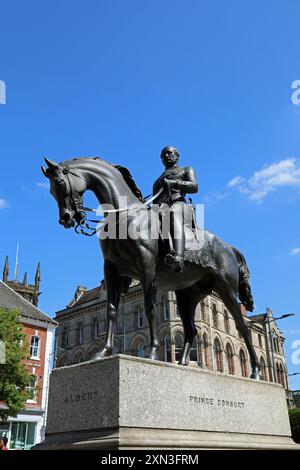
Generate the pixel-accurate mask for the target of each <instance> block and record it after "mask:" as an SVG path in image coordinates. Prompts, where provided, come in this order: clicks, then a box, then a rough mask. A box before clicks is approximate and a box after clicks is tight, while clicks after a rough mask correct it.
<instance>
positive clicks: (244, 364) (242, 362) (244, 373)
mask: <svg viewBox="0 0 300 470" xmlns="http://www.w3.org/2000/svg"><path fill="white" fill-rule="evenodd" d="M239 356H240V365H241V372H242V376H243V377H248V368H247V359H246V356H245V353H244V351H243V350H242V349H241V350H240V354H239Z"/></svg>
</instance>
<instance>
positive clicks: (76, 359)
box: [73, 351, 84, 364]
mask: <svg viewBox="0 0 300 470" xmlns="http://www.w3.org/2000/svg"><path fill="white" fill-rule="evenodd" d="M80 362H84V356H83V353H82V351H78V352H77V353H76V354H75V356H74V359H73V364H79V363H80Z"/></svg>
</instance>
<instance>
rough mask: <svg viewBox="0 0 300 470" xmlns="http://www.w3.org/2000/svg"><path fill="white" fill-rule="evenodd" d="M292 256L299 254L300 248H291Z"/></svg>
mask: <svg viewBox="0 0 300 470" xmlns="http://www.w3.org/2000/svg"><path fill="white" fill-rule="evenodd" d="M290 254H291V255H292V256H297V255H300V248H293V249H292V250H291V252H290Z"/></svg>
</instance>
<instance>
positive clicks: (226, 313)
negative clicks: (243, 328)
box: [224, 308, 230, 333]
mask: <svg viewBox="0 0 300 470" xmlns="http://www.w3.org/2000/svg"><path fill="white" fill-rule="evenodd" d="M224 328H225V331H226V333H230V324H229V314H228V311H227V310H226V308H225V309H224Z"/></svg>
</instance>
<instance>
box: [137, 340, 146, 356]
mask: <svg viewBox="0 0 300 470" xmlns="http://www.w3.org/2000/svg"><path fill="white" fill-rule="evenodd" d="M137 355H138V357H145V345H144V344H143V343H140V344H139V345H138V347H137Z"/></svg>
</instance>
